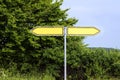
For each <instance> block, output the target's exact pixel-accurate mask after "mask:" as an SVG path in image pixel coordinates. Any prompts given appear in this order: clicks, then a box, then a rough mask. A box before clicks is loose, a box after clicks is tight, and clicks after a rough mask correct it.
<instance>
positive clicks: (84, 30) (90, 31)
mask: <svg viewBox="0 0 120 80" xmlns="http://www.w3.org/2000/svg"><path fill="white" fill-rule="evenodd" d="M99 32H100V31H99V30H98V29H97V28H95V27H69V28H68V36H87V35H95V34H97V33H99Z"/></svg>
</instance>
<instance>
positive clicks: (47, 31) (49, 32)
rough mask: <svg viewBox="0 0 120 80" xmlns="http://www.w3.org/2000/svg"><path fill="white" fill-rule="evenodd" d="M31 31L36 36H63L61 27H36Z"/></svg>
mask: <svg viewBox="0 0 120 80" xmlns="http://www.w3.org/2000/svg"><path fill="white" fill-rule="evenodd" d="M31 31H32V33H33V34H35V35H37V36H63V27H36V28H34V29H32V30H31Z"/></svg>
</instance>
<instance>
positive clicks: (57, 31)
mask: <svg viewBox="0 0 120 80" xmlns="http://www.w3.org/2000/svg"><path fill="white" fill-rule="evenodd" d="M31 31H32V33H33V34H35V35H37V36H63V35H64V27H36V28H34V29H32V30H31ZM99 32H100V30H98V29H97V28H95V27H68V28H67V33H66V34H67V35H68V36H89V35H95V34H97V33H99Z"/></svg>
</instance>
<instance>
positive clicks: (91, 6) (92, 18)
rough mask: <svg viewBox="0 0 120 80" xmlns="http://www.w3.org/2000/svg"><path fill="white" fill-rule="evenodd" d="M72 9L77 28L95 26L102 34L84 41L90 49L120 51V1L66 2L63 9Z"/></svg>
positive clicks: (71, 13) (79, 0)
mask: <svg viewBox="0 0 120 80" xmlns="http://www.w3.org/2000/svg"><path fill="white" fill-rule="evenodd" d="M66 8H70V10H69V11H68V12H67V13H68V15H69V17H75V18H77V19H78V20H79V21H78V22H77V24H76V25H75V26H95V27H97V28H98V29H100V30H101V32H100V33H99V34H97V35H95V36H90V37H89V36H88V37H86V39H85V40H84V43H85V44H89V46H90V47H106V48H118V49H120V36H119V35H120V9H119V8H120V0H64V2H63V5H62V9H66Z"/></svg>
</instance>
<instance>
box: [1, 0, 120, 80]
mask: <svg viewBox="0 0 120 80" xmlns="http://www.w3.org/2000/svg"><path fill="white" fill-rule="evenodd" d="M62 2H63V0H55V2H53V0H0V68H4V69H7V70H9V71H11V72H12V73H14V74H16V73H18V72H20V73H22V74H26V73H29V72H31V73H32V72H34V71H35V72H38V73H41V75H43V76H45V75H46V74H48V75H50V76H53V77H55V79H57V80H62V79H63V67H64V66H63V56H64V54H63V37H50V36H49V37H46V36H42V37H38V36H34V35H33V34H32V33H30V29H32V28H34V27H35V26H43V27H44V26H54V27H55V26H56V25H61V26H62V25H63V26H71V25H74V24H75V23H76V22H77V20H76V19H75V18H68V15H67V14H66V12H67V11H68V9H66V10H61V9H60V6H61V5H62ZM83 39H84V37H67V65H68V66H67V69H68V79H69V80H87V79H88V78H89V77H90V76H92V77H96V76H103V75H104V74H108V75H112V76H119V72H120V71H119V70H120V67H119V66H120V65H119V63H120V55H119V54H118V53H119V51H113V50H112V51H106V50H105V49H101V48H100V49H88V48H86V45H85V44H84V43H83ZM118 71H119V72H118Z"/></svg>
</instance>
